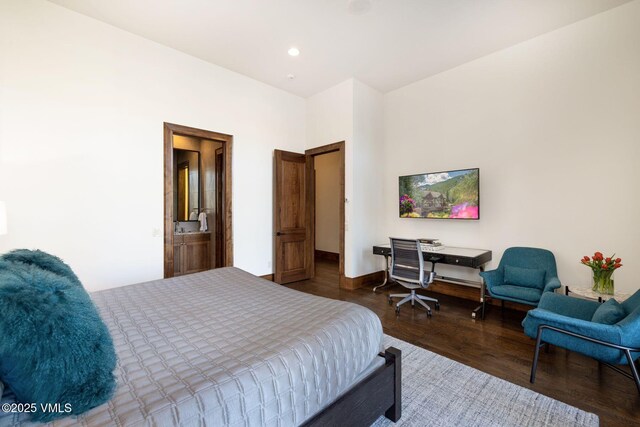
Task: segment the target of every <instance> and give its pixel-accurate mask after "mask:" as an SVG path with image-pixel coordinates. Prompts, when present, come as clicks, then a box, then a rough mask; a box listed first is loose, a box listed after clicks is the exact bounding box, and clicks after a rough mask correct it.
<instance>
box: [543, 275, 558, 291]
mask: <svg viewBox="0 0 640 427" xmlns="http://www.w3.org/2000/svg"><path fill="white" fill-rule="evenodd" d="M560 286H561V285H560V279H558V278H557V277H552V278H550V279H549V280H547V283H546V284H545V285H544V290H543V291H542V293H545V292H553V291H554V290H556V289H558V288H559V287H560Z"/></svg>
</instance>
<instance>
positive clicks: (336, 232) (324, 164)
mask: <svg viewBox="0 0 640 427" xmlns="http://www.w3.org/2000/svg"><path fill="white" fill-rule="evenodd" d="M314 165H315V169H316V247H315V249H317V250H320V251H325V252H332V253H336V254H337V253H339V252H340V203H341V200H340V153H339V152H337V151H334V152H333V153H327V154H322V155H320V156H316V157H315V161H314Z"/></svg>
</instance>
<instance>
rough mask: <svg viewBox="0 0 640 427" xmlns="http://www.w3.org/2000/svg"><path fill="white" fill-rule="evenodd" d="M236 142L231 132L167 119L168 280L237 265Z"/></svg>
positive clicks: (165, 266)
mask: <svg viewBox="0 0 640 427" xmlns="http://www.w3.org/2000/svg"><path fill="white" fill-rule="evenodd" d="M232 145H233V136H231V135H226V134H222V133H218V132H212V131H207V130H203V129H196V128H191V127H187V126H182V125H176V124H172V123H164V192H165V196H164V277H165V278H167V277H174V276H177V275H180V274H186V273H191V272H196V271H202V270H208V269H210V268H218V267H225V266H232V265H233V235H232V230H233V228H232V223H231V221H232V215H231V200H232V199H231V194H232V193H231V185H232V178H231V176H232V175H231V153H232ZM201 230H203V231H201Z"/></svg>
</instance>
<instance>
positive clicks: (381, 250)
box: [373, 246, 391, 255]
mask: <svg viewBox="0 0 640 427" xmlns="http://www.w3.org/2000/svg"><path fill="white" fill-rule="evenodd" d="M373 254H374V255H391V248H385V247H381V246H374V247H373Z"/></svg>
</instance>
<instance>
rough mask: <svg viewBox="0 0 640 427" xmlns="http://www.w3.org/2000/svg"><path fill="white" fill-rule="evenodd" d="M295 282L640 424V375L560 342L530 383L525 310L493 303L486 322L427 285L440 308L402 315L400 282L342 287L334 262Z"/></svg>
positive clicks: (461, 357) (513, 378)
mask: <svg viewBox="0 0 640 427" xmlns="http://www.w3.org/2000/svg"><path fill="white" fill-rule="evenodd" d="M287 286H288V287H290V288H292V289H298V290H300V291H303V292H307V293H310V294H313V295H319V296H323V297H327V298H333V299H338V300H342V301H350V302H353V303H356V304H360V305H363V306H365V307H367V308H369V309H371V310H372V311H373V312H375V313H376V314H377V315H378V316H379V317H380V319H381V321H382V327H383V329H384V333H386V334H388V335H391V336H394V337H396V338H399V339H401V340H404V341H407V342H410V343H412V344H414V345H417V346H420V347H423V348H425V349H427V350H430V351H433V352H434V353H438V354H440V355H442V356H445V357H448V358H450V359H453V360H456V361H458V362H461V363H464V364H465V365H468V366H471V367H473V368H476V369H479V370H481V371H484V372H486V373H488V374H491V375H494V376H496V377H499V378H502V379H504V380H507V381H509V382H512V383H514V384H518V385H520V386H522V387H525V388H528V389H531V390H534V391H536V392H538V393H541V394H544V395H546V396H549V397H552V398H554V399H557V400H560V401H562V402H565V403H568V404H569V405H573V406H576V407H578V408H580V409H583V410H585V411H589V412H593V413H595V414H598V416H599V417H600V425H601V426H605V427H608V426H631V425H640V396H639V395H638V392H637V390H636V388H635V385H634V383H633V381H631V380H629V379H626V378H624V377H623V376H622V375H619V374H617V373H615V372H613V371H611V370H610V369H608V368H606V367H604V366H599V364H598V363H597V362H596V361H595V360H593V359H590V358H587V357H584V356H581V355H579V354H577V353H572V352H567V351H565V350H564V349H561V348H557V347H553V346H552V347H551V350H550V352H549V353H544V352H542V353H541V356H540V361H539V364H538V375H537V378H536V383H535V384H531V383H529V373H530V369H531V360H532V358H533V350H534V344H535V343H534V341H533V340H532V339H529V338H528V337H527V336H526V335H524V333H523V331H522V326H521V322H522V320H523V319H524V316H525V313H523V312H521V311H515V310H510V309H505V310H504V311H501V310H500V307H492V308H490V309H489V310H488V312H487V316H486V319H485V320H484V321H482V320H474V319H471V310H473V308H474V307H475V306H476V305H477V303H476V302H474V301H469V300H464V299H460V298H455V297H451V296H447V295H440V294H436V293H433V292H429V291H420V293H422V294H424V295H428V296H432V297H435V298H438V299H439V300H440V307H441V308H440V311H435V310H433V317H432V318H431V319H429V318H427V315H426V312H425V311H424V310H421V309H419V308H415V309H412V308H411V306H407V305H406V304H405V305H404V306H403V307H402V308H401V310H400V315H399V316H396V315H395V312H394V309H393V307H391V306H389V305H388V303H387V295H388V294H389V293H390V291H391V292H392V293H404V292H405V291H406V290H405V289H404V288H402V287H401V286H398V285H395V286H393V287H390V288H385V289H384V290H381V291H379V292H378V293H375V294H374V293H373V292H372V291H371V289H356V290H353V291H348V290H343V289H340V288H339V287H338V265H337V263H332V262H327V261H321V262H318V263H317V264H316V277H315V278H313V279H311V280H305V281H302V282H297V283H292V284H289V285H287ZM432 308H433V306H432Z"/></svg>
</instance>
